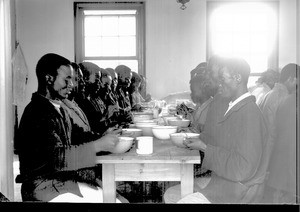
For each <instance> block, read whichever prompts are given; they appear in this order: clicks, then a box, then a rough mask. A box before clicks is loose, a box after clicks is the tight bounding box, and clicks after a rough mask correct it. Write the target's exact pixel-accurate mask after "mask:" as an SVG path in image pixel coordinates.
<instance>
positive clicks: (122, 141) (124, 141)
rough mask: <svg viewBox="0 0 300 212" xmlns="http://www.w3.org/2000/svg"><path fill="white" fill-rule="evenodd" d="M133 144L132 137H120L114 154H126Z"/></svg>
mask: <svg viewBox="0 0 300 212" xmlns="http://www.w3.org/2000/svg"><path fill="white" fill-rule="evenodd" d="M132 144H133V138H132V137H126V136H120V137H119V141H118V142H117V143H116V146H115V148H114V149H113V151H112V153H124V152H127V151H128V150H129V149H130V148H131V146H132Z"/></svg>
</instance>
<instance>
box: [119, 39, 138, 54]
mask: <svg viewBox="0 0 300 212" xmlns="http://www.w3.org/2000/svg"><path fill="white" fill-rule="evenodd" d="M120 55H121V56H135V55H136V41H135V37H134V36H131V37H120Z"/></svg>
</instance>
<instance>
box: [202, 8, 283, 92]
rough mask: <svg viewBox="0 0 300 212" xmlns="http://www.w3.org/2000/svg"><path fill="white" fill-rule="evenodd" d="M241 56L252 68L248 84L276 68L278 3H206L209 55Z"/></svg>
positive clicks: (250, 84)
mask: <svg viewBox="0 0 300 212" xmlns="http://www.w3.org/2000/svg"><path fill="white" fill-rule="evenodd" d="M213 54H219V55H225V56H239V57H243V58H244V59H245V60H246V61H247V62H248V63H249V65H250V67H251V75H250V78H249V85H248V86H249V87H250V86H252V85H253V84H254V83H255V81H256V80H257V78H258V77H259V76H260V75H261V73H262V72H264V71H266V70H267V69H268V68H273V69H277V67H278V3H277V2H234V3H233V2H208V54H207V55H208V56H211V55H213Z"/></svg>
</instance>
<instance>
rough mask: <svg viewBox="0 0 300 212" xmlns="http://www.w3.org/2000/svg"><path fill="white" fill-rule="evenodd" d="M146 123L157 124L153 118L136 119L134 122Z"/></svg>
mask: <svg viewBox="0 0 300 212" xmlns="http://www.w3.org/2000/svg"><path fill="white" fill-rule="evenodd" d="M147 123H155V124H157V120H155V119H149V120H140V121H137V122H136V123H135V124H147Z"/></svg>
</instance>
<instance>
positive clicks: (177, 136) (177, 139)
mask: <svg viewBox="0 0 300 212" xmlns="http://www.w3.org/2000/svg"><path fill="white" fill-rule="evenodd" d="M199 136H200V134H199V133H184V132H180V133H172V134H170V138H171V141H172V143H173V144H174V145H175V146H177V147H183V148H185V147H186V146H185V145H184V143H183V141H184V140H185V139H186V138H199Z"/></svg>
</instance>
